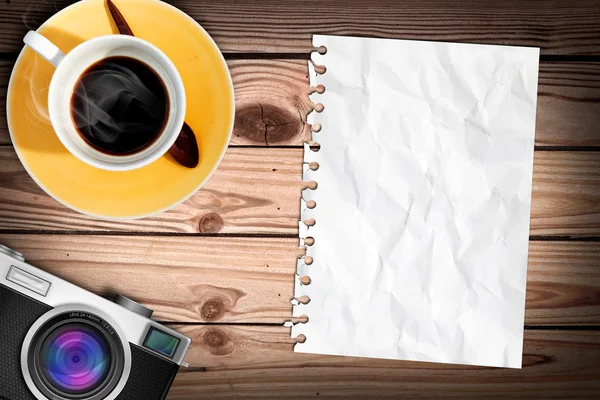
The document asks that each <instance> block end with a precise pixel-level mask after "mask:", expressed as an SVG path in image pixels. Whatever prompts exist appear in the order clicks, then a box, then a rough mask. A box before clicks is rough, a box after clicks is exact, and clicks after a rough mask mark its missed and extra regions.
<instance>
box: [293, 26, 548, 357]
mask: <svg viewBox="0 0 600 400" xmlns="http://www.w3.org/2000/svg"><path fill="white" fill-rule="evenodd" d="M313 44H314V45H315V47H318V46H325V47H326V48H327V53H326V54H325V55H321V54H317V53H314V55H313V61H314V63H315V64H316V65H317V66H318V65H324V66H325V67H326V68H327V70H326V72H325V73H324V74H322V75H321V74H317V73H316V72H315V68H314V67H313V65H312V63H309V70H310V83H311V85H312V86H314V87H317V86H318V85H323V86H325V92H324V93H323V94H318V93H314V94H313V95H311V100H312V101H313V102H314V103H321V104H323V105H324V110H323V111H322V112H321V113H317V112H313V113H312V114H310V116H309V122H310V123H312V124H321V126H322V129H321V131H320V132H319V133H314V136H313V141H314V142H318V143H319V144H320V145H321V147H320V150H319V151H318V152H314V151H311V149H309V148H308V147H306V149H305V169H304V180H305V181H315V182H317V183H318V187H317V189H316V190H311V189H307V190H305V191H304V192H303V200H302V220H303V221H306V220H309V219H314V220H315V221H316V224H315V225H314V226H312V227H307V226H306V225H305V224H303V223H301V224H300V236H301V243H304V242H305V240H304V239H305V238H307V237H311V238H313V239H314V244H313V245H312V246H308V247H307V256H309V257H311V258H312V261H313V262H312V264H311V265H307V263H306V262H305V261H306V260H307V258H304V259H300V260H299V263H298V280H297V283H296V288H295V297H296V298H300V297H302V296H308V297H310V302H309V303H308V304H297V303H295V304H297V305H295V306H294V316H296V317H300V316H303V315H306V316H307V317H308V318H309V320H308V322H307V323H297V324H295V325H294V326H293V328H292V336H293V337H297V336H298V335H300V334H302V335H304V336H305V337H306V341H305V342H304V343H298V344H296V346H295V351H296V352H303V353H318V354H334V355H344V356H359V357H376V358H387V359H402V360H418V361H433V362H444V363H458V364H473V365H485V366H499V367H514V368H520V367H521V359H522V346H523V323H524V309H525V284H526V275H527V245H528V235H529V215H530V205H531V186H532V173H533V146H534V130H535V108H536V97H537V78H538V60H539V49H537V48H523V47H509V46H489V45H473V44H458V43H436V42H423V41H406V40H387V39H367V38H354V37H336V36H321V35H316V36H314V38H313ZM311 162H317V163H318V164H319V168H318V170H316V171H313V170H312V169H311V168H310V167H309V163H311ZM313 166H314V165H313ZM311 201H314V202H316V207H315V208H314V209H310V208H308V206H309V205H313V204H312V203H311ZM307 202H308V203H307ZM308 260H310V259H308ZM303 276H308V277H310V284H308V285H305V284H303V283H301V282H300V277H303Z"/></svg>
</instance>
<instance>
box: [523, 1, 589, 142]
mask: <svg viewBox="0 0 600 400" xmlns="http://www.w3.org/2000/svg"><path fill="white" fill-rule="evenodd" d="M599 8H600V7H599ZM535 144H536V145H539V146H600V63H548V62H542V63H540V71H539V83H538V103H537V120H536V129H535Z"/></svg>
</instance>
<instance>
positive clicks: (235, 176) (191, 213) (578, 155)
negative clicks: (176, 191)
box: [0, 147, 600, 236]
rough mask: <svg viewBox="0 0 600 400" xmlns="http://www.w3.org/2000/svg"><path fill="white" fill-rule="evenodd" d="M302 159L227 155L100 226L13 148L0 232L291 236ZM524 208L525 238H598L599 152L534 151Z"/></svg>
mask: <svg viewBox="0 0 600 400" xmlns="http://www.w3.org/2000/svg"><path fill="white" fill-rule="evenodd" d="M302 155H303V150H302V149H299V148H289V149H282V148H272V149H269V148H230V149H229V150H228V152H227V155H226V156H225V159H224V161H223V163H222V165H221V166H220V167H219V169H218V170H217V172H216V173H215V175H214V176H213V177H212V178H211V180H210V181H209V182H208V184H207V185H206V186H205V187H204V188H203V189H201V190H200V191H199V192H197V193H196V194H195V195H194V196H192V197H191V198H190V199H189V200H188V201H186V202H185V203H184V204H182V205H181V206H179V207H176V208H175V209H174V210H171V211H168V212H165V213H162V214H160V215H158V216H155V217H151V218H145V219H141V220H135V221H102V220H98V219H94V218H90V217H87V216H85V215H82V214H78V213H76V212H74V211H70V210H69V209H67V208H66V207H64V206H62V205H60V204H59V203H57V202H56V201H54V200H53V199H51V198H50V197H49V196H47V195H46V194H45V193H44V192H43V191H42V190H41V189H40V188H39V187H38V186H37V185H36V184H35V183H34V182H33V180H31V178H30V177H29V176H28V175H27V173H26V172H25V171H24V169H23V167H22V165H21V164H20V162H19V160H18V158H17V156H16V154H15V153H14V151H13V149H12V148H10V147H0V230H70V231H108V230H113V231H124V232H126V231H129V232H186V233H246V234H290V235H294V234H296V233H297V232H298V218H299V215H300V191H301V188H302V187H304V183H303V182H302V181H301V169H302ZM531 209H532V211H531V234H532V235H556V236H565V235H566V236H600V153H596V152H536V155H535V162H534V174H533V199H532V206H531ZM214 214H216V216H215V215H214ZM217 217H218V218H217ZM215 221H216V223H215ZM203 226H204V228H203ZM215 226H216V227H218V229H215V228H214V227H215Z"/></svg>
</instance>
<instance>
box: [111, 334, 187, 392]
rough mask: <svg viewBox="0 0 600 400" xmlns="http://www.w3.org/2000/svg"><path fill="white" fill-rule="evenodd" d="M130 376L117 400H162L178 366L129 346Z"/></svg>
mask: <svg viewBox="0 0 600 400" xmlns="http://www.w3.org/2000/svg"><path fill="white" fill-rule="evenodd" d="M130 347H131V365H132V366H135V368H131V374H130V375H129V380H128V383H127V385H125V388H124V389H123V391H122V392H121V394H120V395H119V396H117V400H163V399H165V398H166V397H167V392H168V391H169V387H171V383H172V382H173V379H175V375H176V374H177V370H178V369H179V366H178V365H177V364H174V363H172V362H170V361H167V360H163V359H162V358H159V357H157V356H155V355H152V354H150V353H149V352H148V351H146V350H144V349H142V348H140V347H138V346H136V345H133V344H132V345H131V346H130Z"/></svg>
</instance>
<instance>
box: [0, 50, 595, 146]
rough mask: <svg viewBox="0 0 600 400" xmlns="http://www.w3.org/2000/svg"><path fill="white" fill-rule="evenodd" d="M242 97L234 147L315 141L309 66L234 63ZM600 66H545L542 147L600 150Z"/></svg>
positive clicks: (4, 64)
mask: <svg viewBox="0 0 600 400" xmlns="http://www.w3.org/2000/svg"><path fill="white" fill-rule="evenodd" d="M228 65H229V68H230V70H231V75H232V77H233V84H234V87H235V95H236V118H235V124H234V130H233V135H232V141H231V143H232V144H233V145H256V146H267V145H296V146H297V145H301V144H302V143H303V142H304V141H306V140H309V138H310V126H309V125H307V124H306V115H307V114H308V113H309V112H310V111H311V110H312V104H311V103H310V101H309V99H308V93H309V90H310V88H309V86H308V78H307V73H308V68H307V63H306V61H304V60H230V61H228ZM11 68H12V62H11V61H0V144H8V143H10V138H9V135H8V130H7V125H6V117H5V116H6V107H5V103H4V102H5V98H6V87H7V85H8V79H9V75H10V69H11ZM599 127H600V63H541V64H540V75H539V96H538V109H537V126H536V144H537V145H541V146H600V130H599V129H600V128H599Z"/></svg>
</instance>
